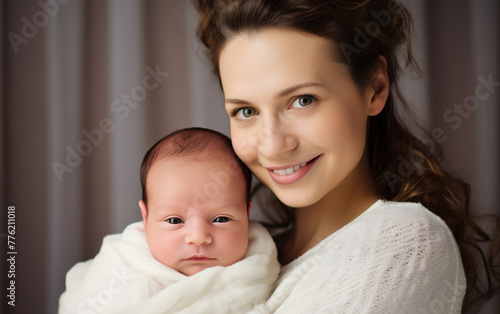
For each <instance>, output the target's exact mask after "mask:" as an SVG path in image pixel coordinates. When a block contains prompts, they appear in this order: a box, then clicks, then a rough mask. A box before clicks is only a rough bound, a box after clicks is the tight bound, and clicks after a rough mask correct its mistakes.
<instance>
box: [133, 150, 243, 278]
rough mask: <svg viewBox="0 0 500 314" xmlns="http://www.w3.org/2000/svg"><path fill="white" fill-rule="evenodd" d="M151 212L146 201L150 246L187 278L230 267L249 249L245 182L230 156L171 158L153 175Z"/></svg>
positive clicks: (156, 166) (149, 179) (149, 180)
mask: <svg viewBox="0 0 500 314" xmlns="http://www.w3.org/2000/svg"><path fill="white" fill-rule="evenodd" d="M146 180H147V182H146V186H147V192H146V193H147V197H148V203H147V212H146V205H145V204H144V203H143V202H142V201H141V202H140V203H139V204H140V207H141V212H142V215H143V219H144V222H145V231H146V237H147V241H148V245H149V248H150V250H151V253H152V254H153V256H154V257H155V258H156V259H157V260H158V261H159V262H161V263H163V264H164V265H167V266H169V267H171V268H174V269H176V270H177V271H179V272H182V273H183V274H185V275H187V276H191V275H193V274H196V273H197V272H199V271H201V270H203V269H205V268H208V267H212V266H217V265H220V266H228V265H231V264H233V263H235V262H237V261H239V260H241V259H242V258H243V256H244V255H245V252H246V250H247V247H248V212H247V206H246V205H247V204H246V192H245V191H246V190H245V179H244V176H243V174H242V172H241V170H240V169H239V168H238V166H237V163H236V161H234V160H233V161H232V162H231V161H228V160H227V158H226V159H225V160H224V159H218V158H212V160H203V161H196V160H182V159H180V158H166V159H163V160H160V161H158V162H157V163H155V164H154V165H153V167H152V168H151V170H150V171H149V174H148V177H147V179H146Z"/></svg>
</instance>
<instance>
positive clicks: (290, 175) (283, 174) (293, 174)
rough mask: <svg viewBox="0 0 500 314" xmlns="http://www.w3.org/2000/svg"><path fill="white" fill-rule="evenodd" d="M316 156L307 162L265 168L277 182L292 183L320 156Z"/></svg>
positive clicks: (307, 170)
mask: <svg viewBox="0 0 500 314" xmlns="http://www.w3.org/2000/svg"><path fill="white" fill-rule="evenodd" d="M320 156H321V155H319V156H316V157H315V158H313V159H311V160H310V161H308V162H303V163H300V164H297V165H294V166H289V167H286V168H281V169H276V168H275V169H272V168H267V171H268V172H269V175H270V176H271V178H272V179H273V180H274V181H275V182H276V183H278V184H292V183H295V182H297V181H298V180H300V179H301V178H302V177H303V176H304V175H306V174H307V173H308V172H309V170H310V169H311V168H312V166H313V165H314V164H315V163H316V160H318V158H319V157H320Z"/></svg>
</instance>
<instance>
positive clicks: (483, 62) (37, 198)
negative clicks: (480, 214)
mask: <svg viewBox="0 0 500 314" xmlns="http://www.w3.org/2000/svg"><path fill="white" fill-rule="evenodd" d="M406 2H407V3H408V5H409V7H410V8H411V11H412V12H413V13H414V17H415V23H416V35H415V49H416V54H417V57H418V59H419V61H420V63H421V65H422V68H423V70H424V78H423V79H421V80H414V79H412V78H407V79H405V80H404V81H403V82H402V84H403V85H404V86H405V90H406V93H407V95H408V98H409V100H410V102H411V103H414V104H415V108H417V111H418V113H419V116H420V117H421V118H422V119H423V120H425V121H426V123H427V124H428V126H429V127H430V128H431V129H441V130H442V132H441V133H439V132H440V131H439V130H438V131H436V132H438V133H439V134H441V136H440V137H439V138H441V139H443V138H444V137H443V134H444V135H446V140H443V141H442V142H443V146H444V152H445V162H446V163H447V165H449V167H450V169H451V171H452V172H454V173H456V174H457V175H460V176H462V177H464V178H465V179H467V180H468V181H469V182H471V184H472V187H473V196H474V201H475V204H476V207H477V208H479V209H481V210H482V211H490V212H491V211H498V203H499V197H498V195H497V194H498V193H497V191H498V190H499V188H500V183H499V179H500V170H499V167H498V161H499V155H498V154H499V146H498V131H499V130H498V122H499V118H500V114H499V111H498V110H499V109H498V105H499V97H500V92H499V91H498V89H499V88H500V86H498V84H499V83H496V82H499V81H500V73H499V72H500V71H499V70H500V66H499V63H498V61H499V58H498V56H499V55H500V51H499V36H500V34H499V25H498V19H499V18H500V8H499V5H498V3H497V1H495V0H490V1H488V0H483V1H460V2H456V1H451V0H440V1H410V0H407V1H406ZM0 19H1V21H0V28H1V30H2V34H3V36H2V39H1V42H2V44H3V45H2V50H1V52H0V53H1V55H0V56H1V58H0V62H1V63H0V67H1V68H2V77H1V82H0V93H1V96H2V97H1V101H2V107H1V108H2V111H1V119H0V142H1V144H2V145H1V154H0V156H1V157H0V158H1V159H0V173H1V175H2V181H1V188H0V197H1V200H2V206H3V207H2V211H1V213H2V214H1V217H0V223H1V226H0V241H1V245H2V252H8V250H7V249H6V244H7V243H6V241H7V238H6V230H7V228H6V226H7V219H8V210H7V208H8V206H15V224H16V235H15V237H16V238H15V251H16V252H17V255H16V264H15V271H16V273H15V275H16V283H15V289H16V290H15V293H16V307H15V312H16V313H55V312H56V309H57V300H58V297H59V295H60V293H61V292H62V291H63V289H64V276H65V273H66V271H67V270H68V269H69V268H70V267H71V266H72V265H74V264H75V263H76V262H78V261H82V260H85V259H88V258H91V257H93V256H94V255H95V254H96V253H97V251H98V249H99V246H100V244H101V241H102V237H103V236H104V235H106V234H109V233H115V232H120V231H121V230H123V228H124V227H125V226H126V225H127V224H129V223H130V222H133V221H136V220H139V219H140V215H139V209H138V206H137V201H138V200H139V198H140V184H139V165H140V162H141V160H142V157H143V155H144V153H145V151H146V150H147V148H149V147H150V146H151V145H152V144H153V143H154V142H156V141H157V140H158V139H159V138H161V137H162V136H164V135H165V134H167V133H169V132H171V131H173V130H175V129H178V128H182V127H187V126H194V125H196V126H204V127H209V128H212V129H216V130H219V131H222V132H224V133H226V134H228V130H229V125H228V121H227V118H226V114H225V112H224V109H223V106H222V93H221V91H220V87H219V85H218V82H217V80H216V79H215V78H214V77H213V76H212V74H211V72H210V65H209V63H208V61H207V60H206V57H205V56H204V54H203V50H202V49H201V48H200V45H199V43H198V41H197V39H196V38H195V34H194V25H195V23H196V14H195V12H194V10H193V8H192V5H191V4H190V1H185V0H165V1H160V0H157V1H153V0H151V1H138V0H88V1H84V0H40V1H34V0H33V1H28V0H6V1H3V2H2V5H1V7H0ZM488 81H489V82H490V83H488ZM485 82H486V83H485ZM495 84H496V85H495ZM478 86H484V87H478ZM478 90H479V92H478ZM487 93H488V95H486V94H487ZM257 214H258V212H257ZM2 254H3V253H2ZM6 256H7V255H2V258H1V261H0V263H2V268H1V269H4V270H6V271H7V267H8V266H9V265H7V264H6ZM0 278H2V279H1V280H3V281H2V287H5V288H4V290H3V291H4V292H5V291H6V290H5V289H6V288H7V287H8V286H7V282H6V280H7V278H6V276H5V274H2V275H0ZM0 309H2V310H9V311H12V310H13V308H12V307H11V306H9V305H8V304H7V303H6V301H5V298H4V301H2V303H1V304H0ZM497 311H498V308H497V309H495V304H494V303H492V304H491V305H489V308H488V309H485V310H484V313H497ZM3 312H5V311H3Z"/></svg>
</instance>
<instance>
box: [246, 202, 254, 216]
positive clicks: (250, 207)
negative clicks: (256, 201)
mask: <svg viewBox="0 0 500 314" xmlns="http://www.w3.org/2000/svg"><path fill="white" fill-rule="evenodd" d="M252 205H253V201H248V209H247V214H250V210H251V209H252Z"/></svg>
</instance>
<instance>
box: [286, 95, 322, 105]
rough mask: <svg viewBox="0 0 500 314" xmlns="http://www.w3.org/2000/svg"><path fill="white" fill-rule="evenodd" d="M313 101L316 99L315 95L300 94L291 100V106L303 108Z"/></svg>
mask: <svg viewBox="0 0 500 314" xmlns="http://www.w3.org/2000/svg"><path fill="white" fill-rule="evenodd" d="M315 101H316V97H314V96H311V95H302V96H299V97H297V98H296V99H295V100H294V101H293V103H292V107H294V108H304V107H307V106H309V105H311V104H312V103H313V102H315Z"/></svg>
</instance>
